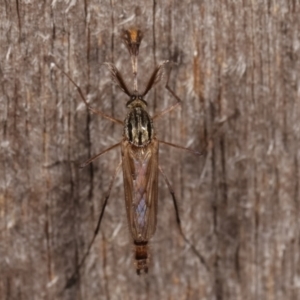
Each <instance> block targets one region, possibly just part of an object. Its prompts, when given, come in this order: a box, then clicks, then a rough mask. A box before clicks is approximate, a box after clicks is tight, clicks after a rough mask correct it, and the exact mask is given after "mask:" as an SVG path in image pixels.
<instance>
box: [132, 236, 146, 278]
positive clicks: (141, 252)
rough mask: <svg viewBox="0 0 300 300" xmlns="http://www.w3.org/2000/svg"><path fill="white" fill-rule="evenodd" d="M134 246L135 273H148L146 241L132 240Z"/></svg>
mask: <svg viewBox="0 0 300 300" xmlns="http://www.w3.org/2000/svg"><path fill="white" fill-rule="evenodd" d="M134 246H135V266H136V273H137V274H138V275H140V274H141V271H144V272H145V273H148V264H149V258H148V242H147V241H144V242H137V241H134Z"/></svg>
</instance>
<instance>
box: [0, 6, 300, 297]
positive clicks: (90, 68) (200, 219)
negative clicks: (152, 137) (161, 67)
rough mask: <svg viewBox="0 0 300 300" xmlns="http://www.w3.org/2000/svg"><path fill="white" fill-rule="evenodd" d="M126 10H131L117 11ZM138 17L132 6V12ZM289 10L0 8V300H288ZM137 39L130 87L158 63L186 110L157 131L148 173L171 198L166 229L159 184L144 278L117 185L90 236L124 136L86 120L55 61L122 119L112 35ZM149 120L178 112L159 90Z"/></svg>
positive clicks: (292, 223)
mask: <svg viewBox="0 0 300 300" xmlns="http://www.w3.org/2000/svg"><path fill="white" fill-rule="evenodd" d="M127 2H128V3H127ZM133 2H135V3H134V4H131V3H133ZM299 14H300V5H299V2H298V1H290V0H281V1H261V0H258V1H249V0H245V1H218V2H216V1H209V0H204V1H196V0H194V1H161V2H156V1H153V2H151V1H144V3H143V4H142V2H139V1H126V0H125V1H115V0H111V1H110V2H109V1H102V2H100V1H96V0H94V1H92V0H91V1H89V0H85V1H56V0H54V1H52V2H51V1H38V0H32V1H20V0H16V1H6V0H2V1H1V5H0V25H1V26H0V41H1V48H0V79H1V81H0V82H1V90H0V119H1V128H0V129H1V131H0V142H1V148H0V163H1V167H0V239H1V240H0V268H1V272H0V298H1V299H7V300H8V299H72V300H73V299H85V300H87V299H112V300H113V299H218V300H219V299H230V300H232V299H253V300H258V299H262V300H269V299H270V300H272V299H278V300H282V299H293V300H297V299H300V226H299V225H300V224H299V223H300V210H299V205H300V204H299V201H300V191H299V173H300V169H299V168H300V167H299V164H300V163H299V159H300V150H299V149H300V143H299V142H300V121H299V120H300V119H299V117H300V99H299V97H300V81H299V76H300V75H299V74H300V60H299V56H300V46H299V45H300V18H299ZM133 25H135V26H138V27H140V28H141V29H142V30H143V31H144V33H145V34H144V40H143V43H142V46H141V49H140V57H139V66H140V68H139V86H140V87H144V84H145V80H147V79H148V78H149V76H150V73H151V71H152V70H153V69H154V66H155V64H157V63H159V62H162V61H164V60H166V59H168V60H171V61H173V62H174V64H173V69H172V74H171V79H170V85H171V87H172V88H173V89H174V90H175V91H176V93H177V94H178V95H179V96H180V97H181V98H182V100H183V105H182V108H180V109H178V110H177V111H176V112H172V113H170V114H169V115H166V116H164V117H163V118H162V119H161V120H158V121H157V122H156V123H155V128H156V131H157V135H158V137H159V138H160V139H162V140H165V141H170V142H173V143H177V144H180V145H183V146H189V147H191V148H193V149H203V147H205V146H206V145H209V146H208V151H207V155H205V156H203V157H200V158H199V157H194V156H193V155H191V154H189V153H187V152H184V151H180V150H177V149H172V148H170V147H167V146H165V145H161V146H160V164H161V166H162V167H163V168H164V170H165V172H166V174H167V175H168V177H169V180H170V181H171V182H172V184H173V186H174V189H175V191H176V194H177V197H178V201H179V206H180V215H181V218H182V227H183V230H184V232H185V233H186V235H187V236H188V237H189V239H190V240H191V241H192V243H193V245H194V246H195V247H196V249H197V250H198V251H199V252H201V254H202V255H203V257H204V259H205V262H206V265H207V268H205V266H204V265H203V264H202V263H201V262H200V261H199V259H198V258H197V257H196V256H195V255H194V254H193V252H192V251H191V249H190V247H189V245H187V244H186V243H185V242H184V241H183V239H182V238H181V236H180V234H179V233H178V230H177V228H176V222H175V214H174V208H173V205H172V201H171V196H170V194H169V192H168V189H167V187H166V184H165V182H164V181H163V178H162V176H161V177H160V185H159V216H158V225H157V231H156V234H155V236H154V238H153V239H152V243H151V266H150V270H149V274H148V275H147V276H141V277H138V276H137V275H136V274H135V270H134V265H133V248H132V244H131V241H130V237H129V233H128V228H127V223H126V215H125V205H124V196H123V185H122V176H121V174H119V176H118V178H117V180H116V182H115V184H114V188H113V191H112V194H111V198H110V202H109V204H108V207H107V210H106V212H105V216H104V219H103V223H102V227H101V231H100V234H99V235H98V237H97V239H96V242H95V244H94V246H93V248H92V251H91V253H90V255H89V257H88V259H87V261H86V263H85V264H84V266H83V268H82V270H81V276H80V279H79V280H78V281H77V282H76V283H75V284H74V285H73V286H72V287H70V288H69V289H67V290H64V286H65V284H66V281H67V279H68V278H69V277H70V276H71V274H72V273H73V272H74V270H75V269H76V264H77V263H78V261H79V260H80V258H81V257H82V255H83V253H84V252H85V250H86V247H87V245H88V243H89V241H90V239H91V237H92V235H93V230H94V228H95V226H96V223H97V218H98V215H99V212H100V208H101V203H102V201H103V199H104V196H105V193H106V192H107V189H108V185H109V182H110V178H111V176H112V174H113V172H114V169H115V167H116V166H117V164H118V162H119V160H120V158H121V157H120V150H119V149H116V150H112V151H111V152H110V153H107V154H106V155H105V156H104V157H102V158H100V159H99V160H97V161H95V162H94V163H93V164H92V165H90V166H88V167H86V168H85V169H79V168H78V165H79V164H80V163H82V162H83V161H85V160H86V159H88V158H89V157H91V156H92V155H94V154H96V153H97V152H99V151H101V150H103V149H105V148H107V147H108V146H110V145H112V144H114V143H116V142H118V141H120V139H121V138H122V127H121V126H118V125H115V124H113V123H111V122H109V121H107V120H103V119H101V118H100V117H99V116H96V115H90V114H89V113H88V112H87V110H86V108H85V106H84V105H83V103H82V101H81V99H80V97H79V95H78V93H77V92H76V89H75V88H74V86H73V85H72V84H71V83H70V81H69V80H68V79H67V78H66V77H65V76H64V75H62V73H61V72H60V71H59V70H58V69H56V68H53V67H51V61H54V60H55V61H56V62H57V64H58V65H59V66H61V68H62V69H63V70H65V71H66V72H68V73H69V74H70V75H71V76H72V78H73V79H74V80H75V81H76V82H77V83H78V84H79V85H80V86H81V87H82V89H83V91H84V94H85V95H86V97H87V98H88V100H89V101H90V103H91V104H92V105H93V106H94V107H97V108H99V109H102V110H103V111H105V112H106V113H107V114H110V115H112V116H115V117H117V118H120V119H122V120H123V119H124V118H125V116H126V108H125V103H126V101H127V98H126V97H125V96H124V94H122V93H121V92H120V91H119V90H118V89H117V88H116V87H115V86H113V85H112V84H111V81H110V78H109V76H108V72H107V68H106V67H105V65H103V63H104V62H114V63H116V65H117V66H118V67H119V68H120V69H121V71H122V73H123V74H124V77H125V78H126V82H127V83H128V85H129V86H132V77H131V70H130V61H129V57H128V53H127V51H126V48H125V46H124V45H123V44H122V43H121V40H120V38H119V33H120V31H121V29H122V28H128V27H130V26H133ZM146 100H147V101H148V103H149V110H150V112H151V114H153V112H154V111H160V110H161V109H163V108H165V107H167V106H168V105H171V104H172V103H174V101H175V100H174V99H172V97H171V96H170V94H168V92H167V91H166V90H164V89H163V84H162V85H160V86H159V87H157V88H156V90H155V91H152V92H151V93H150V94H149V95H148V96H147V99H146Z"/></svg>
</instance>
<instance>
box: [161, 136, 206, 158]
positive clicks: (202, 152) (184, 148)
mask: <svg viewBox="0 0 300 300" xmlns="http://www.w3.org/2000/svg"><path fill="white" fill-rule="evenodd" d="M159 143H162V144H165V145H168V146H171V147H174V148H178V149H181V150H185V151H188V152H191V153H192V154H194V155H198V156H200V155H204V154H205V153H206V151H196V150H192V149H190V148H186V147H183V146H179V145H176V144H172V143H169V142H165V141H162V140H159Z"/></svg>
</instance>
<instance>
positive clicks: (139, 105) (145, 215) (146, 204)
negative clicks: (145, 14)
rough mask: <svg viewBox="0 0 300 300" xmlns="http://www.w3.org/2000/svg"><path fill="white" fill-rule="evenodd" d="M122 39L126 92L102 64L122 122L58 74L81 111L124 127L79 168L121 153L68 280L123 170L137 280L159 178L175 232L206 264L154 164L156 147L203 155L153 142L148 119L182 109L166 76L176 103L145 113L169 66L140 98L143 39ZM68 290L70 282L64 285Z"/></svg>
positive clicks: (133, 33) (131, 34) (126, 33)
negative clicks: (119, 101) (127, 64)
mask: <svg viewBox="0 0 300 300" xmlns="http://www.w3.org/2000/svg"><path fill="white" fill-rule="evenodd" d="M121 37H122V39H123V41H124V43H125V45H126V47H127V49H128V52H129V54H130V58H131V66H132V73H133V91H132V92H131V91H130V90H129V89H128V88H127V86H126V83H125V81H124V79H123V77H122V75H121V74H120V72H119V70H118V69H117V68H116V66H115V65H113V64H111V63H106V65H107V66H108V69H109V71H110V74H111V77H112V80H113V82H114V83H115V84H116V85H117V86H118V87H119V88H120V89H121V90H122V91H123V92H124V93H125V94H126V95H127V96H128V98H129V100H128V102H127V103H126V107H127V109H128V114H127V116H126V118H125V120H124V122H123V121H121V120H118V119H116V118H114V117H111V116H108V115H106V114H105V113H103V112H102V111H100V110H96V109H94V108H92V107H91V106H90V105H89V104H88V102H87V100H86V98H85V97H84V94H83V92H82V90H81V88H80V87H79V85H77V84H76V83H75V82H74V80H73V79H72V78H71V77H70V76H69V75H68V74H67V73H65V72H64V71H63V70H61V69H60V68H59V69H60V70H61V72H62V73H63V74H65V75H66V76H67V77H68V78H69V80H70V81H71V82H72V84H73V85H74V86H75V87H76V89H77V91H78V93H79V95H80V97H81V98H82V100H83V102H84V103H85V105H86V107H87V108H88V109H89V110H90V111H91V112H92V113H95V114H97V115H100V116H102V117H104V118H106V119H108V120H110V121H112V122H114V123H117V124H120V125H122V126H123V128H124V132H123V139H122V140H121V141H120V142H118V143H117V144H115V145H113V146H111V147H109V148H107V149H105V150H104V151H102V152H100V153H98V154H97V155H95V156H94V157H92V158H90V159H88V160H87V161H86V162H84V163H83V164H82V165H81V167H85V166H87V165H88V164H90V163H91V162H93V161H94V160H95V159H96V158H99V157H100V156H101V155H103V154H104V153H106V152H108V151H110V150H112V149H114V148H117V147H120V148H121V153H122V160H121V161H120V163H119V164H118V166H117V168H116V169H115V171H114V174H113V176H112V179H111V181H110V184H109V188H108V192H107V194H106V196H105V199H104V203H103V206H102V209H101V213H100V215H99V218H98V223H97V226H96V229H95V231H94V235H93V238H92V239H91V241H90V243H89V245H88V248H87V251H86V252H85V254H84V256H83V257H82V259H81V261H80V263H79V265H78V266H77V269H76V273H75V274H73V276H72V278H71V279H73V280H74V278H75V277H76V275H78V272H79V270H80V268H81V266H82V265H83V263H84V261H85V259H86V257H87V256H88V254H89V252H90V249H91V247H92V245H93V243H94V241H95V238H96V236H97V234H98V232H99V229H100V224H101V221H102V218H103V215H104V211H105V208H106V206H107V203H108V200H109V197H110V192H111V189H112V186H113V183H114V181H115V178H116V176H117V174H118V172H119V171H120V168H121V166H122V170H123V181H124V192H125V205H126V212H127V221H128V225H129V231H130V234H131V237H132V241H133V245H134V248H135V251H134V259H135V267H136V272H137V274H138V275H140V274H141V273H148V268H149V249H148V244H149V241H150V239H151V238H152V236H153V235H154V233H155V229H156V223H157V204H158V175H159V173H161V175H162V176H163V178H164V180H165V182H166V184H167V186H168V189H169V191H170V193H171V196H172V200H173V204H174V208H175V214H176V222H177V226H178V228H179V232H180V234H181V236H182V237H183V239H184V240H185V241H186V242H187V243H188V244H189V245H190V247H191V249H192V250H193V252H194V253H195V254H196V255H197V256H198V258H199V259H200V261H201V262H202V263H203V264H204V265H205V263H204V259H203V257H202V256H201V254H200V253H199V252H198V251H197V250H196V249H195V247H194V246H193V245H192V243H190V242H189V240H188V239H187V237H186V236H185V234H184V233H183V231H182V228H181V221H180V217H179V210H178V205H177V200H176V197H175V193H174V190H173V188H172V186H171V184H170V182H169V180H168V178H167V177H166V175H165V173H164V171H163V169H162V168H161V166H160V165H159V162H158V150H159V144H166V145H168V146H172V147H175V148H178V149H183V150H186V151H189V152H191V153H193V154H195V155H202V154H203V153H201V152H198V151H194V150H191V149H189V148H185V147H182V146H179V145H175V144H172V143H169V142H165V141H162V140H159V139H158V138H157V137H156V133H155V130H154V127H153V120H156V119H158V118H160V117H162V116H163V115H165V114H167V113H169V112H171V111H172V110H174V109H175V108H177V107H179V106H180V105H181V100H180V98H179V97H178V96H177V95H176V94H175V92H174V91H173V90H172V89H171V88H170V87H169V77H170V72H169V75H168V78H167V83H166V85H165V88H166V89H167V90H168V91H169V93H170V94H171V95H172V96H173V97H174V98H175V99H176V103H175V104H173V105H171V106H170V107H168V108H167V109H165V110H163V111H161V112H159V113H157V114H155V115H154V116H153V117H151V116H150V115H149V113H148V112H147V102H146V101H145V96H146V95H147V94H148V92H149V91H150V90H151V89H152V88H153V87H154V86H155V85H156V84H158V83H159V82H160V81H161V79H162V77H163V73H164V67H165V65H166V64H167V63H168V61H164V62H162V63H161V64H160V65H158V66H157V67H156V68H155V70H154V71H153V73H152V75H151V77H150V79H149V81H148V84H147V85H146V88H145V90H144V91H143V92H142V93H140V92H139V91H138V80H137V74H138V63H137V58H138V54H139V47H140V44H141V41H142V38H143V34H142V32H141V30H139V29H128V30H123V31H122V34H121ZM67 285H70V282H69V284H67Z"/></svg>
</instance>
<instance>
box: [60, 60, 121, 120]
mask: <svg viewBox="0 0 300 300" xmlns="http://www.w3.org/2000/svg"><path fill="white" fill-rule="evenodd" d="M54 65H55V66H56V68H57V69H59V70H60V71H61V72H62V73H63V74H64V75H65V76H67V77H68V79H69V80H70V81H71V82H72V84H73V85H74V86H75V87H76V89H77V92H78V93H79V95H80V97H81V99H82V101H83V102H84V104H85V106H86V107H87V108H88V109H89V110H90V111H91V112H92V113H94V114H96V115H100V116H101V117H103V118H105V119H108V120H110V121H112V122H114V123H117V124H121V125H123V121H121V120H119V119H116V118H114V117H111V116H109V115H107V114H105V113H104V112H102V111H101V110H97V109H94V108H93V107H91V106H90V105H89V104H88V102H87V100H86V99H85V97H84V95H83V92H82V90H81V88H80V86H79V85H78V84H76V82H75V81H74V80H73V79H72V78H71V76H70V75H69V74H67V73H66V72H65V71H63V70H62V69H61V68H60V67H59V66H58V65H57V64H55V63H54Z"/></svg>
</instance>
